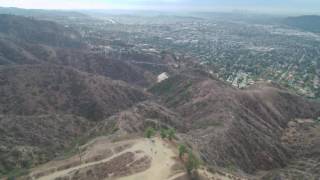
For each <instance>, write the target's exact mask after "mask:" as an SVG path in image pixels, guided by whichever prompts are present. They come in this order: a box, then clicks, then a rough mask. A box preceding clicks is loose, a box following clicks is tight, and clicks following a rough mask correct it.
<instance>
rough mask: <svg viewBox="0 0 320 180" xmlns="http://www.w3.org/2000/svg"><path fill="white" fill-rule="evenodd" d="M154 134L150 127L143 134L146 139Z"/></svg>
mask: <svg viewBox="0 0 320 180" xmlns="http://www.w3.org/2000/svg"><path fill="white" fill-rule="evenodd" d="M155 134H156V131H155V130H154V129H153V128H152V127H148V128H147V129H146V131H145V133H144V135H145V137H146V138H151V137H153V136H154V135H155Z"/></svg>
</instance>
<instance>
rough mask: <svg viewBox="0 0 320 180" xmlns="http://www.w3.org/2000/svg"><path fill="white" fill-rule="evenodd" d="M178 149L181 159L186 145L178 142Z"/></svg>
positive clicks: (185, 150)
mask: <svg viewBox="0 0 320 180" xmlns="http://www.w3.org/2000/svg"><path fill="white" fill-rule="evenodd" d="M178 149H179V157H180V159H181V158H182V156H183V155H184V154H185V153H186V152H187V147H186V146H185V145H183V144H180V145H179V147H178Z"/></svg>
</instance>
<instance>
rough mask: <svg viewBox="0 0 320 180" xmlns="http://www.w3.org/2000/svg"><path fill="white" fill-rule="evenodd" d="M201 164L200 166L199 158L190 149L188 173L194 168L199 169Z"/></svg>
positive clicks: (187, 165)
mask: <svg viewBox="0 0 320 180" xmlns="http://www.w3.org/2000/svg"><path fill="white" fill-rule="evenodd" d="M199 166H200V161H199V159H198V158H197V157H196V156H195V155H194V154H193V153H192V152H191V151H189V153H188V161H187V163H186V167H187V172H188V174H191V173H192V171H193V170H196V169H198V168H199Z"/></svg>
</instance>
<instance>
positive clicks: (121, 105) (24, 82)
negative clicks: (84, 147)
mask: <svg viewBox="0 0 320 180" xmlns="http://www.w3.org/2000/svg"><path fill="white" fill-rule="evenodd" d="M0 84H1V91H0V92H1V97H0V104H1V106H0V112H1V114H17V115H35V114H47V113H67V114H75V115H79V116H83V117H86V118H88V119H91V120H101V119H103V118H105V117H108V116H109V115H112V114H113V113H115V112H118V111H120V110H123V109H126V108H127V107H129V106H131V105H133V104H134V103H136V102H138V101H142V100H144V99H146V98H147V95H146V94H145V93H144V92H142V91H141V90H139V89H135V88H132V87H129V86H128V85H127V84H126V83H124V82H120V81H113V80H110V79H107V78H105V77H102V76H97V75H93V74H87V73H83V72H80V71H77V70H74V69H71V68H66V67H62V66H52V65H37V66H31V65H23V66H11V67H1V68H0Z"/></svg>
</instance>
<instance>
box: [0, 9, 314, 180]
mask: <svg viewBox="0 0 320 180" xmlns="http://www.w3.org/2000/svg"><path fill="white" fill-rule="evenodd" d="M0 24H1V25H0V95H1V96H0V141H1V142H0V144H1V145H0V178H1V177H21V179H28V177H29V178H30V176H28V175H32V173H30V172H33V170H34V169H32V168H35V167H38V166H39V165H41V164H43V163H47V162H50V161H52V160H54V159H57V158H63V157H66V156H67V155H66V154H67V152H70V150H71V152H77V148H79V146H80V145H83V144H84V143H86V142H89V141H90V140H92V139H94V138H96V137H97V136H106V137H108V138H109V137H110V138H115V137H121V138H129V139H130V136H132V137H134V136H137V135H138V136H141V135H142V134H143V132H144V130H145V129H146V128H148V127H150V126H154V127H159V126H161V127H163V128H174V129H175V130H176V131H177V138H178V139H179V140H180V141H181V142H186V143H187V144H188V147H191V148H192V149H193V150H194V151H195V152H197V153H198V154H199V157H200V159H201V161H202V162H203V163H202V164H203V165H204V166H207V167H219V168H223V169H229V170H230V172H231V173H234V174H235V175H237V174H240V175H241V177H244V178H245V179H250V177H255V178H257V179H279V178H280V179H281V178H282V179H294V178H298V179H299V177H303V179H310V178H315V179H317V178H319V177H320V174H319V172H320V169H319V165H317V164H319V163H320V158H319V154H320V144H319V142H320V141H318V140H320V133H318V131H317V130H318V129H319V128H320V124H319V123H318V122H317V120H316V119H317V118H318V117H320V103H319V102H317V101H313V100H309V99H305V98H303V97H301V96H298V95H296V94H295V93H293V92H291V91H288V90H287V89H286V88H284V87H282V86H280V85H278V84H274V83H267V82H260V83H256V84H254V85H251V86H249V87H247V88H244V89H239V88H235V87H233V86H231V85H230V84H227V83H225V82H223V81H221V80H220V79H218V78H217V77H215V76H214V75H213V74H212V73H210V72H208V71H207V69H206V68H205V67H204V66H203V65H199V64H198V63H197V61H196V60H194V59H192V58H187V57H183V56H181V57H177V56H176V55H174V54H171V53H169V52H159V53H158V54H157V53H156V54H152V53H147V54H142V55H141V54H137V53H135V52H130V53H127V54H125V55H123V54H121V56H120V55H119V56H115V55H110V56H107V55H105V54H103V53H97V52H96V51H94V50H93V49H94V48H92V47H93V46H97V47H98V45H95V44H92V42H91V43H88V42H87V41H86V39H84V38H83V37H82V36H81V32H78V31H77V30H76V28H72V27H66V26H63V25H60V24H58V23H55V22H50V21H45V20H37V19H34V18H28V17H22V16H15V15H0ZM115 57H117V58H115ZM162 72H166V73H168V74H169V76H168V77H167V79H165V80H161V81H159V80H158V81H157V77H158V75H159V74H160V73H162ZM293 129H294V130H293ZM292 131H294V132H292ZM299 133H301V134H304V135H305V136H304V135H300V134H299ZM306 135H309V136H310V137H309V136H308V137H307V136H306ZM304 138H305V139H308V141H306V140H305V139H304ZM97 141H98V140H97ZM114 141H117V140H114ZM118 141H119V140H118ZM90 147H93V145H91V146H90ZM72 150H73V151H72ZM120 151H121V150H119V149H118V153H119V152H120ZM127 153H128V152H127ZM137 153H139V152H138V151H137ZM126 155H128V154H126ZM128 156H129V155H128ZM100 158H101V157H100ZM140 158H141V157H140ZM143 160H144V162H146V163H148V162H149V159H148V158H144V159H143ZM80 161H81V157H80ZM132 161H133V160H132ZM141 161H142V160H141ZM302 161H306V162H310V163H309V164H307V163H305V164H303V163H300V164H299V163H298V162H302ZM52 162H53V163H54V162H55V161H52ZM123 162H124V161H123ZM123 162H122V161H121V163H123ZM135 163H137V162H135ZM149 163H150V162H149ZM115 164H117V162H116V163H115ZM94 165H97V164H94ZM299 165H300V166H299ZM66 166H67V167H69V168H70V167H72V165H69V164H67V165H66ZM99 167H100V166H99ZM139 167H140V170H141V169H143V168H141V167H142V166H139V165H137V169H139ZM86 168H89V166H88V167H86ZM98 169H99V168H98ZM111 169H112V168H111ZM100 170H101V169H100ZM79 172H80V171H79ZM90 172H91V171H90ZM90 172H89V170H88V171H87V173H84V170H83V171H81V173H79V174H77V173H76V172H73V173H74V174H73V175H74V177H76V176H77V175H78V176H79V177H78V179H81V178H82V179H85V177H87V176H89V175H92V174H90ZM101 172H103V170H101ZM258 172H263V173H262V174H261V173H260V174H259V173H258ZM46 173H47V174H48V173H49V174H50V171H48V172H46ZM88 173H89V174H88ZM110 174H112V173H110ZM110 174H109V175H110ZM124 174H125V173H124ZM81 175H83V177H81ZM121 175H122V174H121V173H120V175H119V176H121ZM39 176H40V175H39ZM107 176H108V175H106V176H104V177H107ZM111 177H112V176H111ZM96 178H97V177H96ZM98 179H99V178H98Z"/></svg>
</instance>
